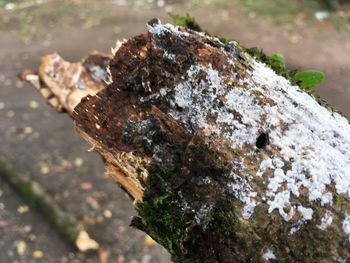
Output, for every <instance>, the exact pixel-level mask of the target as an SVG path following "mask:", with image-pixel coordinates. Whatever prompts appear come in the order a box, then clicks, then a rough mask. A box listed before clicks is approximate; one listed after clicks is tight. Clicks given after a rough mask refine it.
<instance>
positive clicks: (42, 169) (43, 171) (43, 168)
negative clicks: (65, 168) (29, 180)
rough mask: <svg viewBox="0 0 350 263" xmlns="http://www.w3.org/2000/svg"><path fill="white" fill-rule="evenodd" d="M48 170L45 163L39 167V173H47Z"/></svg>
mask: <svg viewBox="0 0 350 263" xmlns="http://www.w3.org/2000/svg"><path fill="white" fill-rule="evenodd" d="M49 172H50V168H49V167H48V166H47V165H43V166H41V168H40V173H42V174H48V173H49Z"/></svg>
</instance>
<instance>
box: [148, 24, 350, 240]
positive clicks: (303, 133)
mask: <svg viewBox="0 0 350 263" xmlns="http://www.w3.org/2000/svg"><path fill="white" fill-rule="evenodd" d="M149 32H150V33H151V34H153V35H154V37H159V36H163V35H164V34H167V33H173V34H176V35H178V36H180V37H183V36H187V35H188V34H189V33H188V32H183V31H181V30H179V29H178V27H175V26H172V25H168V24H167V25H161V24H156V25H153V26H149ZM157 48H159V47H157ZM165 51H166V50H165ZM168 57H169V55H168ZM171 57H173V56H171ZM171 57H170V58H171ZM227 57H228V58H229V59H227V61H228V62H227V63H231V65H233V67H235V63H236V62H237V61H236V60H235V51H234V50H233V51H232V53H231V54H227ZM250 64H251V69H250V70H248V69H247V70H246V73H247V76H246V77H244V79H241V80H240V81H238V83H237V81H235V78H236V76H237V75H236V74H237V73H236V72H234V71H232V72H231V74H227V72H226V73H225V75H222V74H221V73H220V72H218V71H217V70H215V69H214V68H213V66H212V65H211V64H209V65H201V64H199V63H193V65H192V66H191V67H190V68H189V70H188V71H187V73H186V75H185V76H183V81H181V82H180V83H178V84H177V86H176V87H174V88H169V87H162V89H161V92H159V93H156V94H153V95H152V96H153V97H152V98H156V99H157V98H163V99H165V100H167V101H168V103H169V107H170V112H169V114H170V115H171V116H172V117H173V118H175V119H176V120H178V121H179V122H180V123H182V125H183V126H184V127H186V128H187V129H188V130H189V131H190V132H193V133H198V132H201V133H203V134H205V135H206V138H208V140H211V139H215V138H217V139H219V140H220V138H224V139H226V140H228V141H229V143H230V145H231V148H232V150H233V151H235V150H237V149H240V150H242V151H244V150H245V151H246V153H247V154H249V153H250V154H251V153H252V152H254V151H257V148H256V147H255V143H256V140H257V138H258V136H259V134H261V132H264V133H267V134H268V135H269V145H268V146H267V149H266V152H268V153H270V154H269V156H267V157H266V158H265V159H262V160H261V161H260V167H259V169H258V170H257V171H256V173H255V174H251V173H248V171H247V169H246V167H245V165H244V160H240V161H237V160H232V163H233V169H232V172H231V174H230V175H228V176H230V177H231V179H232V183H230V184H228V188H230V191H231V193H233V194H234V195H235V197H236V198H239V199H240V200H241V201H242V202H243V205H244V206H243V207H244V208H243V211H242V215H243V217H244V218H246V219H249V217H250V215H252V214H253V213H254V207H255V206H256V205H257V204H259V203H261V202H265V203H267V205H268V212H269V213H272V212H273V211H278V212H279V214H280V215H281V217H282V218H283V219H284V220H285V221H289V220H291V218H293V216H294V215H295V214H296V213H298V215H299V217H298V218H299V221H298V224H297V225H296V226H294V227H293V228H292V229H291V234H293V233H294V232H296V231H298V230H299V229H300V228H301V227H302V226H303V225H304V224H307V223H308V222H309V221H310V220H311V219H312V218H313V214H314V210H313V209H312V208H311V207H312V206H314V203H317V204H318V205H320V206H328V207H331V206H332V203H333V198H334V192H333V193H332V192H331V190H328V189H329V188H331V187H333V186H334V188H335V193H336V194H342V195H345V196H346V197H348V198H350V125H349V122H348V120H347V119H345V118H344V117H342V116H341V115H339V114H338V113H335V112H331V111H329V110H328V109H326V108H324V107H322V106H320V105H319V104H318V103H317V102H316V100H315V99H314V98H312V97H311V96H310V95H308V94H307V93H305V92H303V91H302V90H301V89H300V88H299V87H297V86H292V85H291V84H290V82H289V81H288V80H287V79H285V78H284V77H282V76H278V75H277V74H276V73H275V72H274V71H273V70H271V69H270V68H269V67H268V66H266V65H265V64H263V63H260V62H257V61H254V60H252V61H250ZM203 75H204V76H205V77H204V78H203V77H202V76H203ZM192 79H196V80H198V79H199V80H200V81H197V82H193V81H191V80H192ZM227 83H234V85H232V86H231V85H227ZM147 99H151V98H143V100H147ZM271 101H272V103H271ZM271 153H275V154H274V155H272V154H271ZM243 157H244V156H243ZM235 171H239V173H237V172H235ZM267 172H269V176H268V177H264V175H265V174H266V173H267ZM254 178H260V179H262V178H264V180H266V181H265V184H266V191H265V192H263V193H261V192H259V191H258V190H257V189H254V186H253V184H252V181H253V180H254ZM301 189H306V190H307V195H308V197H307V198H308V202H309V205H308V204H307V203H305V202H304V203H303V205H302V204H301V203H295V202H292V198H298V197H299V196H300V194H301V193H300V191H301ZM258 192H259V194H257V193H258ZM286 208H288V209H286ZM332 220H333V219H332V213H331V212H330V213H328V214H327V213H326V215H325V217H324V218H322V220H321V222H319V224H318V225H317V227H318V228H319V229H320V230H324V229H326V228H327V227H328V226H329V225H330V224H332ZM343 230H344V232H345V233H346V234H349V235H350V220H349V219H348V217H347V219H346V220H344V222H343Z"/></svg>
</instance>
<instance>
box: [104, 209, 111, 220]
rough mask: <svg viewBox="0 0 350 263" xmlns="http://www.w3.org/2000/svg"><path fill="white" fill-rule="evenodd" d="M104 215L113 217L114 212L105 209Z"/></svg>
mask: <svg viewBox="0 0 350 263" xmlns="http://www.w3.org/2000/svg"><path fill="white" fill-rule="evenodd" d="M103 215H104V216H105V218H111V217H112V212H111V210H108V209H107V210H105V211H103Z"/></svg>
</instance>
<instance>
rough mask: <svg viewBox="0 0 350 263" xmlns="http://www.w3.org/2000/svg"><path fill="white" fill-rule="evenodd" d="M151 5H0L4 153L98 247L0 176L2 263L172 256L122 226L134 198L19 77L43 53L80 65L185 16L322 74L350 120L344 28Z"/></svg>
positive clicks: (215, 7)
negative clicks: (76, 242) (85, 248)
mask: <svg viewBox="0 0 350 263" xmlns="http://www.w3.org/2000/svg"><path fill="white" fill-rule="evenodd" d="M17 2H19V1H17ZM131 2H132V3H131ZM148 2H149V4H147V5H142V2H141V1H130V2H128V1H123V0H114V1H107V0H106V1H42V4H39V5H34V6H31V7H26V6H24V7H23V6H17V7H18V9H16V8H15V9H13V10H5V9H0V17H1V18H0V23H1V24H0V135H1V139H0V142H1V147H0V159H1V160H6V161H7V162H9V163H11V164H13V165H15V166H16V168H17V169H18V170H19V171H22V172H26V173H30V174H31V175H32V176H33V178H34V179H35V180H37V181H39V182H40V183H41V184H42V185H43V186H44V187H45V188H46V189H47V191H48V192H49V193H50V194H52V195H53V196H54V197H55V199H56V200H57V202H58V203H59V204H60V205H61V206H62V207H63V208H64V209H66V210H67V211H69V212H71V213H73V214H74V215H75V216H76V217H77V218H79V219H80V220H81V221H83V222H85V223H86V224H87V225H89V226H90V229H91V233H92V234H93V236H94V238H95V239H96V240H97V241H98V242H99V243H100V245H101V249H100V252H99V253H88V254H83V253H79V252H77V251H75V250H74V248H73V247H72V246H70V245H68V244H67V242H66V240H65V239H64V238H63V237H61V236H60V235H59V234H57V232H56V231H55V229H54V228H53V227H52V226H51V225H50V224H49V223H47V221H46V220H45V218H43V217H42V216H41V215H40V213H38V212H37V211H35V210H33V209H31V208H28V206H27V204H26V201H25V200H23V199H22V198H21V197H20V196H19V195H18V194H17V193H16V192H15V191H13V190H12V189H11V187H9V185H8V184H7V182H6V181H5V180H4V179H1V176H0V262H4V263H7V262H102V263H104V262H118V263H123V262H132V263H136V262H141V263H147V262H149V263H153V262H155V263H156V262H162V263H163V262H164V263H166V262H170V259H169V256H168V255H167V252H166V251H165V250H164V249H163V248H161V247H160V246H158V245H157V244H155V243H154V242H152V241H151V240H150V239H149V238H147V237H146V236H145V235H144V234H143V233H141V232H140V231H137V230H135V229H132V228H130V227H128V225H129V223H130V218H131V216H132V215H135V214H136V212H135V210H134V208H133V206H132V202H131V201H130V199H129V198H128V197H127V196H126V195H125V194H124V192H123V191H121V190H120V189H119V188H118V187H117V186H116V185H115V184H114V183H113V181H112V179H110V178H108V177H106V176H105V175H104V167H103V163H102V160H101V158H100V157H99V156H98V155H97V154H96V153H89V152H88V151H87V150H88V149H89V146H88V145H87V144H86V143H85V142H84V141H83V140H82V139H80V138H79V137H78V136H77V135H76V134H75V132H74V130H73V125H72V122H71V120H70V119H69V118H68V117H67V116H65V115H61V114H58V113H56V112H55V111H54V110H52V109H51V108H50V107H49V106H47V105H46V104H45V103H44V102H43V101H42V100H41V98H40V96H39V95H38V94H36V93H35V92H34V91H33V90H32V89H31V88H30V87H29V86H27V85H24V84H23V83H21V82H20V81H19V80H18V78H17V75H18V73H19V72H21V71H22V70H23V69H26V68H31V69H35V68H36V67H37V66H38V65H39V63H40V58H41V57H42V56H43V55H45V54H48V53H52V52H57V53H59V54H60V55H61V56H62V57H63V58H65V59H67V60H70V61H76V60H79V59H80V58H82V57H83V56H84V55H85V54H87V52H89V51H91V50H94V49H96V50H100V51H104V52H110V47H112V46H114V43H115V41H116V39H122V38H128V37H130V36H133V35H135V34H138V33H141V32H143V31H145V30H146V26H145V24H146V22H147V21H148V20H150V19H151V18H153V17H159V18H160V19H161V20H162V21H163V22H167V21H170V18H169V17H168V16H167V12H169V11H172V12H175V13H181V14H185V13H187V12H189V13H191V15H193V16H195V17H196V18H197V20H198V21H199V22H200V24H202V26H203V27H204V28H206V29H207V30H208V31H209V32H211V33H212V34H216V35H223V36H225V37H227V38H232V39H236V40H239V42H241V43H242V44H244V45H246V46H259V47H261V48H263V49H264V50H265V51H266V52H267V53H272V52H278V53H281V54H283V55H284V56H285V57H286V61H287V64H288V67H289V68H295V69H318V70H322V71H324V72H325V74H326V81H325V82H324V84H323V85H322V86H321V87H319V88H317V92H318V93H319V94H321V96H322V97H323V98H325V99H326V100H328V101H329V102H330V103H331V104H332V105H334V106H335V107H336V108H337V109H338V110H340V111H341V112H343V114H345V115H346V116H348V117H350V106H349V104H350V74H349V72H350V34H349V31H348V30H347V28H346V25H344V24H342V27H341V28H337V27H336V26H334V23H333V22H332V21H330V20H325V21H322V22H321V21H317V20H316V19H314V17H313V11H311V12H309V11H308V12H304V11H303V9H301V11H300V12H296V13H293V15H292V16H289V17H287V18H285V19H282V20H276V19H274V18H271V16H269V15H263V14H260V13H259V10H255V9H254V10H253V9H247V8H244V6H242V4H241V3H240V2H239V1H236V0H232V1H227V0H226V1H225V0H220V1H219V0H216V1H199V0H198V1H193V3H192V4H191V5H190V4H189V2H188V1H176V2H174V1H172V2H170V3H169V2H168V1H165V2H164V1H153V2H152V1H148ZM5 7H6V6H5ZM10 7H11V6H10ZM7 9H11V8H9V6H7ZM316 11H317V10H316ZM293 12H295V11H293ZM287 14H288V12H287ZM338 15H343V14H342V13H339V14H338ZM325 125H327V124H325ZM23 247H24V248H23Z"/></svg>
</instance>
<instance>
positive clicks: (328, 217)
mask: <svg viewBox="0 0 350 263" xmlns="http://www.w3.org/2000/svg"><path fill="white" fill-rule="evenodd" d="M332 222H333V213H332V212H331V211H326V213H325V214H324V216H323V217H322V219H321V223H320V224H318V225H316V227H317V228H318V229H321V230H326V229H327V227H329V226H330V225H331V224H332Z"/></svg>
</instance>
